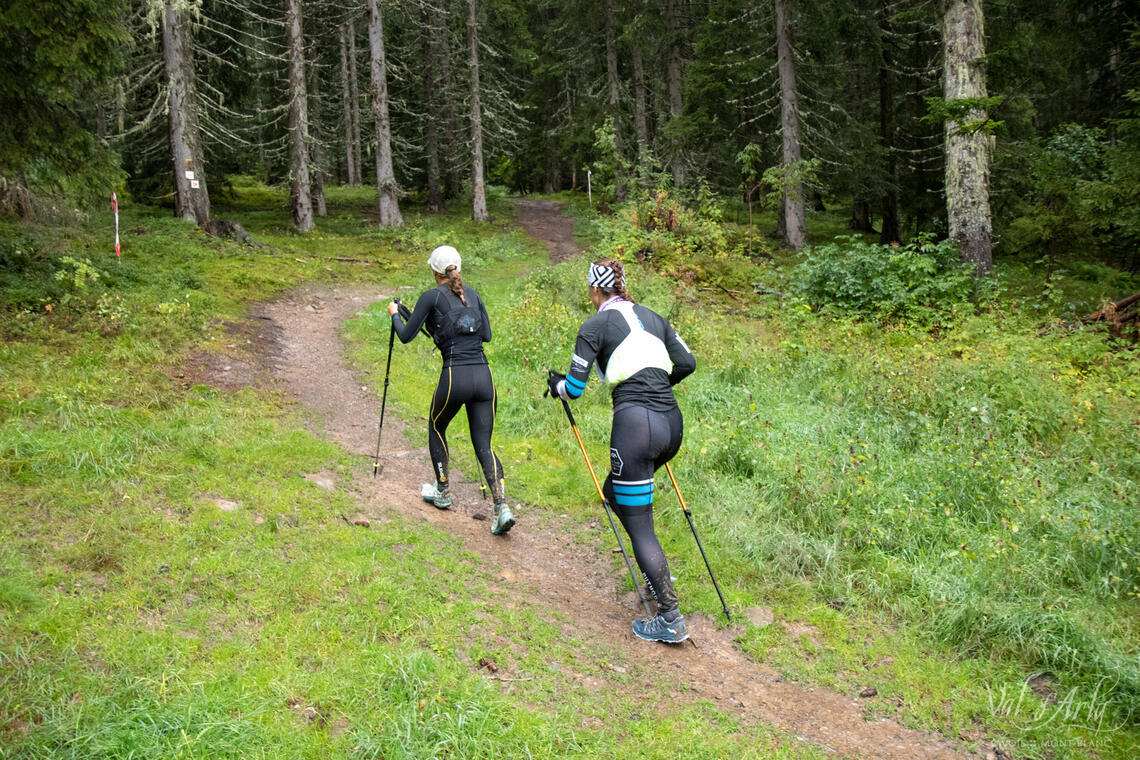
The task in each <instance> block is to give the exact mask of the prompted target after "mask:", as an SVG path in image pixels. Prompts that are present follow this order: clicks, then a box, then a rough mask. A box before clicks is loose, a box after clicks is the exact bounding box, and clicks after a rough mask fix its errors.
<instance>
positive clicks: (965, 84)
mask: <svg viewBox="0 0 1140 760" xmlns="http://www.w3.org/2000/svg"><path fill="white" fill-rule="evenodd" d="M942 38H943V46H944V50H943V52H944V61H943V78H944V81H943V97H944V99H945V100H946V102H947V103H952V102H953V101H955V100H958V99H962V98H984V97H986V70H985V34H984V24H983V15H982V0H950V1H949V2H948V3H946V4H945V15H944V17H943V36H942ZM984 118H985V113H984V112H982V111H981V110H977V109H976V110H974V111H973V112H971V113H970V114H969V116H968V117H967V119H968V120H971V121H973V120H978V119H984ZM990 139H991V138H990V137H989V135H987V134H986V133H984V132H982V131H979V130H975V131H973V132H972V133H969V132H963V131H962V129H961V123H960V122H959V121H957V120H954V119H948V120H947V121H946V217H947V222H948V227H949V232H950V239H951V240H953V241H954V242H956V243H957V244H958V249H959V250H960V251H961V252H962V259H963V261H968V262H970V263H972V264H973V265H974V267H975V268H976V271H977V273H978V275H986V274H989V271H990V269H991V268H992V267H993V248H992V246H993V241H992V235H991V232H992V228H991V222H990V187H989V185H990V177H989V175H990V155H989V152H990Z"/></svg>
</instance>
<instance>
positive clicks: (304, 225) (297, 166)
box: [285, 0, 314, 232]
mask: <svg viewBox="0 0 1140 760" xmlns="http://www.w3.org/2000/svg"><path fill="white" fill-rule="evenodd" d="M285 40H286V46H287V47H288V49H289V215H290V217H291V218H292V220H293V225H294V226H295V227H296V228H297V229H298V230H299V231H300V232H308V231H310V230H311V229H313V226H314V225H313V201H312V197H311V196H310V195H309V192H310V187H309V106H308V93H307V92H306V89H305V40H304V37H303V36H302V35H301V0H285Z"/></svg>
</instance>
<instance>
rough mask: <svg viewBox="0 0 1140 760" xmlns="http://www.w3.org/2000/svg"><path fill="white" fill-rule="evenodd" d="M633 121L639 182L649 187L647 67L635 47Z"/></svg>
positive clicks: (637, 48)
mask: <svg viewBox="0 0 1140 760" xmlns="http://www.w3.org/2000/svg"><path fill="white" fill-rule="evenodd" d="M633 105H634V110H633V120H634V126H635V128H636V130H637V182H638V184H639V185H641V187H642V188H643V189H647V188H648V187H649V119H648V117H647V115H646V110H645V67H644V65H643V64H642V60H641V48H640V47H638V46H637V44H636V43H635V44H634V46H633Z"/></svg>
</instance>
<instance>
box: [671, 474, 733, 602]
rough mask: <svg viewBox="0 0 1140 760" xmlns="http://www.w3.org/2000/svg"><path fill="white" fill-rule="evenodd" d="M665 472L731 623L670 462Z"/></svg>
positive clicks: (722, 596)
mask: <svg viewBox="0 0 1140 760" xmlns="http://www.w3.org/2000/svg"><path fill="white" fill-rule="evenodd" d="M665 470H666V471H667V472H668V473H669V480H671V481H672V482H673V492H674V493H676V494H677V501H679V502H681V511H682V512H684V513H685V519H686V520H688V521H689V530H691V531H693V539H694V540H695V541H696V542H697V548H698V549H700V550H701V559H703V560H704V561H705V567H707V568H708V571H709V577H710V578H712V584H713V588H715V589H716V595H717V596H719V597H720V606H721V607H722V608H724V617H725V619H726V620H728V622H730V623H731V622H732V615H730V614H728V605H727V604H725V603H724V595H723V594H721V593H720V586H718V585H717V583H716V576H715V575H713V571H712V567H711V566H710V565H709V558H708V557H706V556H705V548H704V547H703V546H701V539H699V538H697V529H696V528H694V527H693V515H692V513H691V512H689V507H688V506H687V505H686V504H685V497H684V496H682V495H681V489H680V488H678V487H677V478H675V477H673V468H672V467H671V466H670V465H669V463H668V462H666V463H665Z"/></svg>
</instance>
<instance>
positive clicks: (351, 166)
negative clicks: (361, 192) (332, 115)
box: [340, 24, 358, 185]
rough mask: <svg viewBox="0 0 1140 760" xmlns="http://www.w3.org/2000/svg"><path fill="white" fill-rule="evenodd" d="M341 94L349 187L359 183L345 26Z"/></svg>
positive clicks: (342, 47) (341, 32)
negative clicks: (354, 156) (353, 151)
mask: <svg viewBox="0 0 1140 760" xmlns="http://www.w3.org/2000/svg"><path fill="white" fill-rule="evenodd" d="M340 94H341V105H342V106H343V108H344V166H345V175H346V178H347V179H346V181H347V184H349V185H355V184H356V183H357V181H358V180H357V178H356V164H355V163H354V162H353V160H352V159H353V155H352V146H353V143H352V88H351V87H350V86H349V84H348V40H347V35H346V34H345V30H344V24H341V26H340Z"/></svg>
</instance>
